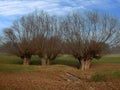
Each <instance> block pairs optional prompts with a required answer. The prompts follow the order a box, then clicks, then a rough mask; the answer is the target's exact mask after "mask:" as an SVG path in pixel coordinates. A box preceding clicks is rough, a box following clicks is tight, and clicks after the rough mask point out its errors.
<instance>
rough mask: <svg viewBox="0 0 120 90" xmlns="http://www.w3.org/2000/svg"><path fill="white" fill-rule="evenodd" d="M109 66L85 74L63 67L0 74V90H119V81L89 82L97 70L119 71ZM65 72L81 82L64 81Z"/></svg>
mask: <svg viewBox="0 0 120 90" xmlns="http://www.w3.org/2000/svg"><path fill="white" fill-rule="evenodd" d="M110 64H111V63H110ZM110 64H107V65H106V67H105V64H104V68H101V66H102V64H101V65H98V66H93V67H92V68H91V69H90V70H89V71H86V72H82V71H80V70H78V69H76V68H73V67H69V66H65V65H52V66H42V67H41V66H38V68H37V69H36V70H33V71H26V72H24V71H21V72H17V71H16V73H13V72H0V90H120V80H107V81H106V82H93V81H90V76H91V75H92V74H93V73H95V72H96V71H98V70H99V71H102V70H112V69H120V65H118V64H112V65H110ZM115 65H116V67H115ZM66 72H70V73H72V74H74V75H76V76H78V77H80V78H81V80H82V81H80V82H77V81H76V82H72V81H65V80H64V78H63V76H64V75H65V73H66Z"/></svg>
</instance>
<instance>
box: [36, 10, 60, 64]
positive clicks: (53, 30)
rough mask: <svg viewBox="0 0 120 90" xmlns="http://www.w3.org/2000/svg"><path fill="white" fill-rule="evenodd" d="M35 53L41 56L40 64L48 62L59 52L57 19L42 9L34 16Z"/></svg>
mask: <svg viewBox="0 0 120 90" xmlns="http://www.w3.org/2000/svg"><path fill="white" fill-rule="evenodd" d="M35 23H36V34H35V35H36V36H35V39H34V41H35V47H36V54H37V55H38V56H39V57H40V58H41V61H42V65H46V64H50V62H51V60H54V59H55V58H56V57H57V55H58V54H59V53H60V43H61V39H60V34H59V25H58V20H57V18H56V17H55V16H50V15H49V14H47V13H46V12H44V11H42V12H40V13H38V14H37V16H36V20H35Z"/></svg>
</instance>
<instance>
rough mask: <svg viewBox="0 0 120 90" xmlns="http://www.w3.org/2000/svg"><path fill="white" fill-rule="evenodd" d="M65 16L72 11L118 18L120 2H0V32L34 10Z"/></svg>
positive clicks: (80, 0) (4, 0)
mask: <svg viewBox="0 0 120 90" xmlns="http://www.w3.org/2000/svg"><path fill="white" fill-rule="evenodd" d="M38 9H40V10H45V11H47V12H49V13H51V14H55V15H65V14H66V13H67V12H70V11H72V10H80V11H85V10H99V11H104V12H108V13H110V14H112V15H115V16H117V17H119V18H120V0H0V32H1V30H2V29H3V28H5V27H9V26H10V25H11V24H12V22H13V21H14V20H15V19H17V18H20V16H22V15H25V14H28V13H30V12H33V11H34V10H38Z"/></svg>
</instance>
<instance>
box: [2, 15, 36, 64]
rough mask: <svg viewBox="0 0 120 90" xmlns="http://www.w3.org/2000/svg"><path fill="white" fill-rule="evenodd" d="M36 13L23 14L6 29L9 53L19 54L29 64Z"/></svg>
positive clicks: (32, 50) (6, 45)
mask: <svg viewBox="0 0 120 90" xmlns="http://www.w3.org/2000/svg"><path fill="white" fill-rule="evenodd" d="M33 31H34V15H32V14H31V15H28V16H23V17H21V18H20V19H19V20H16V21H14V22H13V25H12V26H11V27H10V28H6V29H5V30H4V33H5V38H6V43H5V44H4V45H5V47H6V49H7V50H6V51H7V53H10V54H14V55H17V56H18V57H20V58H22V59H23V64H24V65H28V64H29V61H30V59H31V56H32V54H34V48H33Z"/></svg>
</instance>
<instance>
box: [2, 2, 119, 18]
mask: <svg viewBox="0 0 120 90" xmlns="http://www.w3.org/2000/svg"><path fill="white" fill-rule="evenodd" d="M118 1H119V0H118ZM110 3H111V0H4V1H0V15H3V16H9V15H23V14H27V13H29V12H32V11H34V10H35V9H41V10H45V11H48V12H50V13H55V14H64V13H65V12H68V11H71V10H74V9H82V10H84V9H88V7H94V6H96V7H97V6H99V7H104V8H108V7H111V6H110V5H109V4H110ZM105 6H106V7H105Z"/></svg>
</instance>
